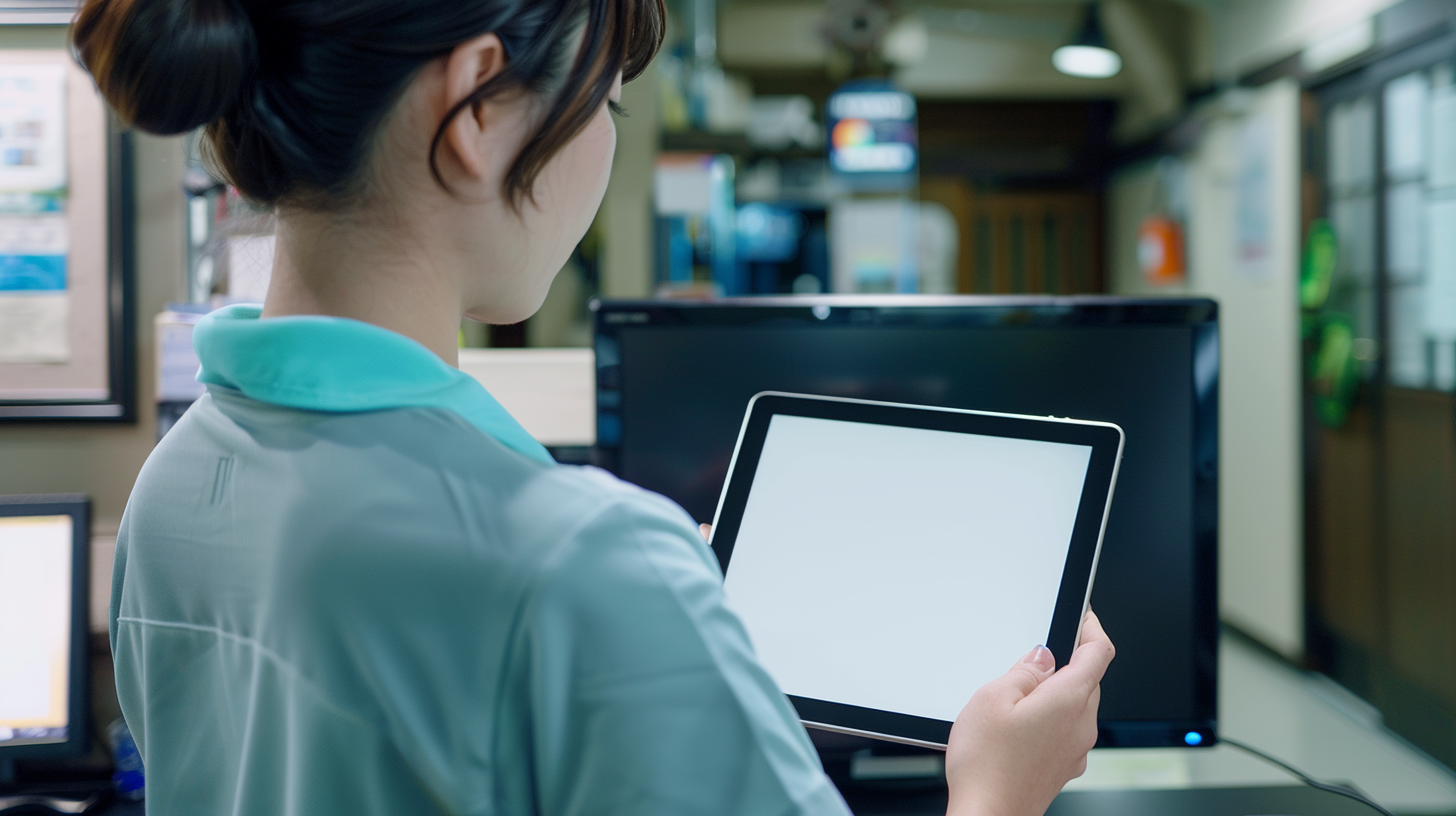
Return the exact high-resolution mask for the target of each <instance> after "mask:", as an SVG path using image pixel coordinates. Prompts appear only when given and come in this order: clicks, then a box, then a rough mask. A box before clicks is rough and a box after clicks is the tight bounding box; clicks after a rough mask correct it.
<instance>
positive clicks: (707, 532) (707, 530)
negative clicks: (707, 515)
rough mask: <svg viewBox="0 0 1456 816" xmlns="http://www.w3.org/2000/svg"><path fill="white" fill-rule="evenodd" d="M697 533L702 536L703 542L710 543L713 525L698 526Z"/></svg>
mask: <svg viewBox="0 0 1456 816" xmlns="http://www.w3.org/2000/svg"><path fill="white" fill-rule="evenodd" d="M698 532H700V533H702V534H703V540H704V541H710V540H712V538H713V525H711V524H699V525H698Z"/></svg>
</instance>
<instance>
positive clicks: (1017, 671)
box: [1001, 646, 1057, 699]
mask: <svg viewBox="0 0 1456 816" xmlns="http://www.w3.org/2000/svg"><path fill="white" fill-rule="evenodd" d="M1056 668H1057V661H1056V658H1054V657H1052V652H1051V650H1050V649H1048V648H1047V647H1045V646H1038V647H1036V648H1035V649H1032V650H1031V651H1030V652H1027V653H1026V657H1023V658H1021V660H1020V661H1019V662H1018V663H1017V664H1016V665H1015V666H1012V667H1011V671H1009V672H1006V674H1005V675H1004V676H1003V677H1002V678H1001V680H1002V682H1004V683H1005V684H1006V685H1007V686H1009V687H1010V688H1011V689H1015V691H1016V698H1017V699H1020V698H1022V697H1025V696H1027V695H1028V694H1030V693H1032V692H1033V691H1036V687H1037V686H1039V685H1041V684H1042V681H1043V680H1046V679H1047V678H1048V677H1051V676H1052V672H1053V671H1055V670H1056Z"/></svg>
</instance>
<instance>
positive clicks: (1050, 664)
mask: <svg viewBox="0 0 1456 816" xmlns="http://www.w3.org/2000/svg"><path fill="white" fill-rule="evenodd" d="M1021 662H1022V663H1028V664H1030V665H1032V666H1035V667H1036V668H1037V669H1039V670H1041V671H1044V672H1049V671H1051V670H1052V669H1055V668H1056V667H1057V660H1056V658H1054V657H1052V650H1051V649H1048V648H1047V647H1045V646H1038V647H1036V648H1035V649H1032V650H1031V651H1030V652H1028V653H1027V655H1026V657H1023V658H1021Z"/></svg>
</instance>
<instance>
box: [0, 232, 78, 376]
mask: <svg viewBox="0 0 1456 816" xmlns="http://www.w3.org/2000/svg"><path fill="white" fill-rule="evenodd" d="M69 244H70V239H69V234H68V230H67V226H66V217H65V216H63V215H44V216H0V362H5V363H64V362H66V361H67V360H69V359H70V356H71V346H70V312H71V305H70V295H69V294H68V292H67V280H66V271H67V270H66V265H67V264H66V260H67V259H66V253H67V252H68V250H69Z"/></svg>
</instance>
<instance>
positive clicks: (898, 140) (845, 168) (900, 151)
mask: <svg viewBox="0 0 1456 816" xmlns="http://www.w3.org/2000/svg"><path fill="white" fill-rule="evenodd" d="M826 113H827V117H826V118H827V119H828V123H829V126H830V129H829V162H830V165H831V166H832V167H833V168H834V169H835V170H837V171H839V172H841V173H852V174H875V175H878V176H881V177H883V176H886V175H891V176H893V175H897V174H898V175H903V174H907V173H910V172H911V171H913V170H914V169H915V166H916V163H917V160H918V155H917V151H916V141H917V140H916V135H915V97H913V96H911V95H910V94H907V93H905V92H904V91H901V90H898V89H896V88H895V87H894V86H893V85H890V84H888V83H883V82H855V83H850V84H848V85H846V86H845V87H843V88H841V89H840V90H839V91H838V92H837V93H835V94H834V95H833V96H831V97H830V98H829V106H828V110H827V112H826Z"/></svg>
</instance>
